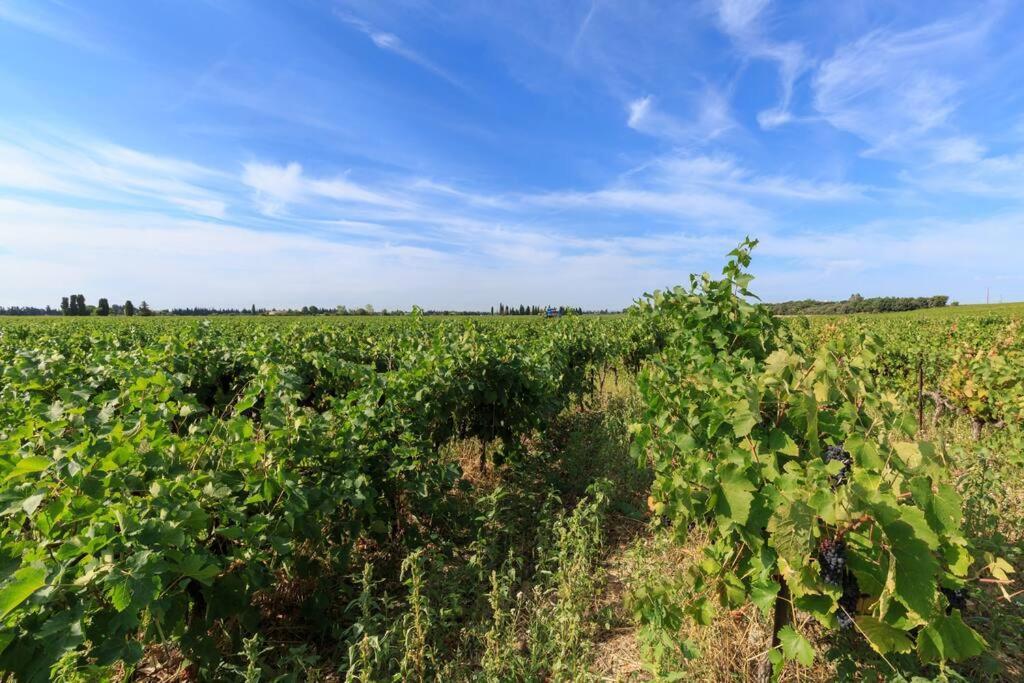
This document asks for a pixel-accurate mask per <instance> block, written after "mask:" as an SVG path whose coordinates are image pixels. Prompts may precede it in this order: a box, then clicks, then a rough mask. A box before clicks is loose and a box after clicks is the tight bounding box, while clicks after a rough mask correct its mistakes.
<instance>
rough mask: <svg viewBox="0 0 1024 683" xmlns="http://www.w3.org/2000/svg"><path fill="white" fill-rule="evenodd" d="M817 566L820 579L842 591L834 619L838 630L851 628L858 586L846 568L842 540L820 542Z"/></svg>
mask: <svg viewBox="0 0 1024 683" xmlns="http://www.w3.org/2000/svg"><path fill="white" fill-rule="evenodd" d="M818 565H819V566H820V567H821V578H822V579H823V580H824V581H825V582H826V583H829V584H831V585H833V586H839V587H841V588H842V589H843V593H842V596H841V597H840V598H839V607H840V609H839V611H838V612H837V613H836V618H837V619H838V620H839V628H842V629H847V628H850V627H851V626H853V617H852V615H853V614H855V613H856V611H857V601H858V600H859V599H860V586H859V585H858V584H857V577H856V576H854V575H853V572H851V571H850V570H849V568H848V567H847V566H846V543H845V542H844V541H843V540H842V539H837V540H830V539H825V540H824V541H822V542H821V545H819V546H818Z"/></svg>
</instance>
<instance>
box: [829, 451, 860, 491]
mask: <svg viewBox="0 0 1024 683" xmlns="http://www.w3.org/2000/svg"><path fill="white" fill-rule="evenodd" d="M821 458H822V460H824V461H825V463H826V464H828V463H830V462H832V461H833V460H835V461H836V462H840V463H842V464H843V469H841V470H839V473H838V474H836V475H834V476H833V477H832V490H833V491H835V490H836V489H837V488H838V487H840V486H843V485H844V484H846V482H848V481H849V480H850V468H851V467H852V466H853V458H852V457H851V456H850V454H849V453H848V452H847V451H846V450H844V449H843V443H842V442H839V443H837V444H835V445H834V446H829V447H827V448H826V449H825V452H824V453H822V455H821Z"/></svg>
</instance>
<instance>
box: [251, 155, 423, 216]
mask: <svg viewBox="0 0 1024 683" xmlns="http://www.w3.org/2000/svg"><path fill="white" fill-rule="evenodd" d="M242 183H243V184H245V185H246V186H248V187H249V188H251V189H252V190H253V193H254V199H255V201H256V204H257V206H258V207H259V210H260V212H261V213H264V214H266V215H268V216H274V215H278V214H280V213H281V212H282V211H283V210H284V209H285V208H286V207H287V206H288V205H289V204H295V203H303V202H307V201H309V200H316V199H328V200H332V201H335V202H339V203H355V204H370V205H376V206H382V207H390V208H408V207H409V203H408V202H406V201H405V200H403V199H402V198H400V197H396V196H392V195H388V194H385V193H383V192H380V191H376V190H372V189H369V188H367V187H364V186H362V185H359V184H357V183H353V182H351V181H349V180H347V179H346V178H344V177H341V176H336V177H331V178H311V177H308V176H306V175H305V174H304V173H303V171H302V166H301V165H300V164H298V163H296V162H294V161H293V162H290V163H288V164H286V165H284V166H280V165H276V164H267V163H261V162H249V163H247V164H245V165H244V166H243V170H242Z"/></svg>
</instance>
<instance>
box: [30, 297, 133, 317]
mask: <svg viewBox="0 0 1024 683" xmlns="http://www.w3.org/2000/svg"><path fill="white" fill-rule="evenodd" d="M46 310H47V311H49V310H50V307H49V306H47V307H46ZM136 314H138V315H153V311H152V309H150V307H149V304H147V303H146V302H145V301H143V302H142V303H141V304H139V307H138V308H137V309H136V308H135V304H133V303H132V302H131V300H130V299H129V300H128V301H125V302H124V304H123V305H118V304H113V305H111V304H110V302H109V301H108V300H107V299H106V298H101V299H100V300H99V301H98V302H97V303H96V305H95V306H93V305H92V304H88V303H86V301H85V295H83V294H70V295H68V296H65V297H62V298H61V300H60V315H65V316H89V315H96V316H101V317H105V316H108V315H136ZM46 315H50V314H49V313H47V314H46Z"/></svg>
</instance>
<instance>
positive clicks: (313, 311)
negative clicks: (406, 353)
mask: <svg viewBox="0 0 1024 683" xmlns="http://www.w3.org/2000/svg"><path fill="white" fill-rule="evenodd" d="M790 303H800V302H790ZM819 303H820V302H819ZM826 303H827V302H826ZM775 305H785V304H775ZM547 309H548V307H547V306H532V305H531V306H526V305H524V304H520V305H519V306H509V305H506V304H504V303H500V304H498V306H497V308H495V307H494V306H491V308H490V311H486V310H481V311H467V310H449V309H429V310H426V309H420V310H421V312H422V313H423V314H425V315H488V314H489V315H534V316H536V315H543V314H544V313H545V312H546V310H547ZM554 310H556V311H557V312H558V315H565V314H566V313H573V314H577V315H583V314H587V313H594V314H608V313H618V312H620V311H609V310H607V309H601V310H586V311H585V310H584V309H583V308H581V307H578V306H573V307H570V306H558V307H557V308H555V309H554ZM406 314H407V312H406V311H403V310H401V309H392V310H388V309H386V308H384V309H381V310H379V311H378V310H376V309H375V308H374V307H373V306H372V305H371V304H366V305H365V306H356V307H352V308H349V307H348V306H335V307H334V308H327V307H319V306H303V307H302V308H287V309H266V308H257V307H256V305H255V304H253V305H251V306H250V307H249V308H212V307H204V306H196V307H183V308H171V309H167V310H160V311H156V310H153V309H151V308H150V307H149V304H147V303H146V302H145V301H143V302H142V303H141V304H139V306H138V307H136V306H135V304H133V303H132V302H131V301H130V300H129V301H125V302H124V303H123V304H111V303H110V302H109V300H107V299H106V298H101V299H100V300H99V301H98V302H97V303H96V305H92V304H89V303H87V302H86V300H85V295H83V294H69V295H68V296H65V297H62V298H61V301H60V308H59V309H54V308H51V307H50V306H47V307H46V308H38V307H35V306H11V307H9V308H4V307H2V306H0V315H63V316H71V317H76V316H101V317H103V316H134V315H140V316H150V315H160V316H215V315H330V316H334V315H343V316H344V315H375V316H388V315H406Z"/></svg>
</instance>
